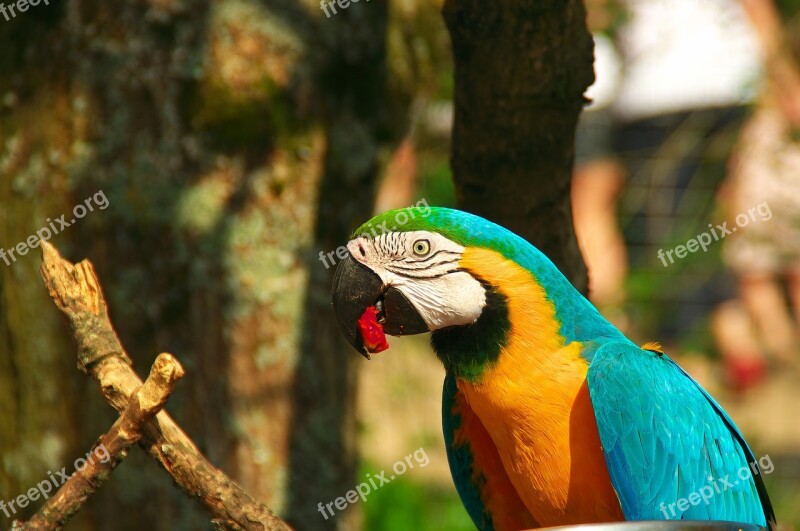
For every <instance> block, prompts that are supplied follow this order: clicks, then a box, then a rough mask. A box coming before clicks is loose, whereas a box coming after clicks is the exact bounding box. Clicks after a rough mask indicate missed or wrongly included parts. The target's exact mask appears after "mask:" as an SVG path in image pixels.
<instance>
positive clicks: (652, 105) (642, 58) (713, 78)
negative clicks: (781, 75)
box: [614, 0, 762, 120]
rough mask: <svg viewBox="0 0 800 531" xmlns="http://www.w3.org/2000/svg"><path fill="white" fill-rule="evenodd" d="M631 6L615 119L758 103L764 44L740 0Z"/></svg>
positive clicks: (643, 0)
mask: <svg viewBox="0 0 800 531" xmlns="http://www.w3.org/2000/svg"><path fill="white" fill-rule="evenodd" d="M627 7H628V9H629V10H630V15H631V19H630V20H629V21H628V23H627V24H626V25H625V27H624V28H622V31H621V35H620V46H621V48H622V52H623V55H624V58H625V65H624V77H623V79H622V86H621V87H620V91H619V96H618V98H617V100H616V102H615V104H614V107H615V112H616V114H617V115H618V116H620V117H621V118H623V119H626V120H636V119H642V118H648V117H651V116H656V115H659V114H666V113H670V112H680V111H684V110H691V109H700V108H705V107H718V106H729V105H738V104H743V103H747V102H749V101H751V100H752V99H753V98H754V96H755V94H756V92H757V89H758V80H759V79H760V78H761V77H762V63H761V57H760V52H759V46H758V41H757V39H756V35H755V32H754V30H753V28H752V27H751V25H750V24H749V22H748V20H747V17H746V15H745V13H744V11H743V10H742V8H741V6H740V5H739V3H738V2H737V1H736V0H627Z"/></svg>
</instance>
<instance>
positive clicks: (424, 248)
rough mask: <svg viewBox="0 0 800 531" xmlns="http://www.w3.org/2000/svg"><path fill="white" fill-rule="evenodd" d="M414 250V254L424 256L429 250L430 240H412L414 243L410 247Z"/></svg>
mask: <svg viewBox="0 0 800 531" xmlns="http://www.w3.org/2000/svg"><path fill="white" fill-rule="evenodd" d="M411 249H412V250H413V251H414V254H415V255H417V256H425V255H426V254H428V253H429V252H430V250H431V242H429V241H428V240H417V241H415V242H414V245H413V246H412V247H411Z"/></svg>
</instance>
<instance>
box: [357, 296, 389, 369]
mask: <svg viewBox="0 0 800 531" xmlns="http://www.w3.org/2000/svg"><path fill="white" fill-rule="evenodd" d="M358 330H359V331H360V332H361V342H362V343H364V348H366V349H367V352H371V353H373V354H374V353H376V352H383V351H384V350H386V349H387V348H389V343H387V342H386V334H384V333H383V325H381V324H380V323H379V322H378V309H377V308H376V307H375V306H368V307H367V309H366V310H364V313H363V314H361V317H360V318H359V319H358ZM367 357H369V356H367Z"/></svg>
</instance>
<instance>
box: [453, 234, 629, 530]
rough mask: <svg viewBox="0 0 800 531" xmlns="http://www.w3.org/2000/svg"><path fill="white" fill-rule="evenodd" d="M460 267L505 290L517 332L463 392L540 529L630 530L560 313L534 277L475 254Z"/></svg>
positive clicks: (487, 254) (462, 385)
mask: <svg viewBox="0 0 800 531" xmlns="http://www.w3.org/2000/svg"><path fill="white" fill-rule="evenodd" d="M462 265H463V266H465V267H467V268H471V269H472V270H473V271H475V270H478V269H477V268H480V269H479V271H480V273H479V274H480V275H481V276H482V277H483V278H484V279H486V280H487V281H489V282H490V283H491V284H493V285H494V286H496V287H499V289H500V291H501V292H502V293H503V294H504V295H505V296H506V298H507V305H508V313H509V321H510V323H511V331H510V334H509V338H508V343H507V345H506V346H505V348H504V349H503V351H502V353H501V355H500V357H499V359H498V360H497V363H496V364H495V365H493V366H492V367H491V368H489V369H488V370H487V371H486V372H485V373H484V374H483V375H482V377H481V379H480V381H479V382H476V383H469V382H466V381H459V382H458V387H459V389H460V390H461V391H462V392H463V393H464V396H465V398H466V400H467V402H468V404H469V406H470V407H471V408H472V410H473V411H474V412H475V414H476V415H477V416H478V417H479V418H480V419H481V422H482V423H483V425H484V426H485V428H486V431H487V432H488V433H489V435H490V436H491V438H492V441H493V442H494V444H495V446H496V447H497V451H498V454H499V455H500V459H501V461H502V463H503V467H504V468H505V470H506V472H507V473H508V476H509V479H510V480H511V483H512V484H513V485H514V487H515V489H516V490H517V493H518V494H519V496H520V498H521V499H522V501H523V503H524V504H525V506H526V507H527V508H528V510H529V511H530V513H531V515H532V516H533V517H534V518H535V519H536V520H537V522H538V523H539V525H542V526H552V525H565V524H575V523H585V522H601V521H614V520H624V517H623V514H622V511H621V509H620V505H619V500H618V498H617V495H616V492H615V491H614V489H613V487H612V486H611V481H610V479H609V476H608V471H607V468H606V463H605V458H604V456H603V452H602V448H601V446H600V439H599V436H598V433H597V424H596V421H595V417H594V411H593V409H592V405H591V401H590V399H589V393H588V388H587V386H586V372H587V365H586V362H585V361H584V360H583V359H582V358H581V357H580V352H581V345H580V344H579V343H570V344H568V345H565V341H564V338H563V337H562V336H561V335H560V333H559V329H560V327H559V323H558V321H557V320H556V315H555V308H554V307H553V305H552V303H551V302H550V301H549V300H548V299H547V298H546V296H545V293H544V290H543V289H542V288H541V286H539V284H538V283H536V282H535V281H533V280H532V276H531V275H530V273H528V272H527V271H525V270H524V269H522V268H521V267H519V266H518V265H516V264H514V263H513V262H510V261H508V260H505V259H503V258H502V257H499V255H497V253H494V252H492V251H485V250H472V249H470V250H469V251H468V252H466V253H465V255H464V259H463V260H462Z"/></svg>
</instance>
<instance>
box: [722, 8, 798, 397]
mask: <svg viewBox="0 0 800 531" xmlns="http://www.w3.org/2000/svg"><path fill="white" fill-rule="evenodd" d="M741 2H742V5H743V7H744V8H745V11H746V12H747V14H748V16H749V18H750V20H751V22H752V24H753V27H754V28H755V30H756V35H757V36H758V40H759V45H760V48H761V51H762V55H763V60H764V65H765V67H766V79H765V82H764V84H763V88H762V90H761V93H760V95H759V97H758V100H757V104H756V107H755V109H754V111H753V113H752V115H751V116H750V117H749V118H748V119H747V121H746V123H745V125H744V127H743V128H742V132H741V136H740V139H739V142H738V144H737V146H736V148H735V151H734V154H733V156H732V157H731V162H730V171H729V175H728V182H727V183H726V185H725V187H724V189H723V193H722V197H721V199H722V200H723V202H724V203H725V204H726V207H727V210H728V216H727V217H728V218H731V217H733V216H736V215H737V214H738V213H740V212H746V211H747V209H748V208H751V207H752V206H753V205H755V204H760V203H765V204H767V205H769V209H770V211H771V214H772V217H771V220H770V221H769V222H768V223H763V224H756V225H753V226H750V227H748V228H747V230H745V231H742V232H741V233H739V234H737V235H736V237H735V238H730V239H729V240H725V246H724V253H723V259H724V261H725V263H726V265H728V266H729V267H730V268H731V269H732V270H733V271H734V272H735V274H736V276H737V282H738V288H739V296H740V297H741V300H742V308H741V309H740V310H739V313H738V314H733V313H731V312H732V311H731V309H730V308H729V307H722V308H721V309H720V310H719V311H718V312H717V315H715V321H716V325H715V327H714V331H715V338H716V341H717V344H718V346H719V348H720V351H721V353H722V356H723V359H724V360H725V369H726V376H727V378H728V381H729V383H731V385H732V386H733V387H735V388H738V389H746V388H748V387H751V386H752V385H755V383H758V381H760V380H761V378H762V377H763V376H764V374H765V369H764V368H765V365H766V358H767V357H768V358H769V359H771V360H773V361H774V362H776V363H778V364H786V363H796V362H797V353H798V339H800V134H799V133H800V68H798V62H797V57H798V55H800V54H798V52H800V46H798V44H800V43H798V42H796V43H793V44H794V47H792V46H791V45H790V42H789V41H787V40H786V39H785V37H784V36H785V35H789V36H794V37H795V38H797V36H798V35H800V32H798V31H797V30H795V31H791V32H788V31H787V32H784V28H783V27H782V23H781V19H780V15H779V11H778V9H776V6H775V4H773V3H772V2H771V1H770V0H741ZM795 14H796V13H795ZM795 24H796V22H795ZM792 48H794V50H793V49H792ZM783 282H785V283H786V285H787V287H788V290H787V291H788V295H789V301H790V303H791V306H792V307H793V310H794V312H793V313H794V316H792V315H791V313H790V311H789V304H788V303H787V299H786V293H785V291H784V289H783V286H782V283H783ZM742 309H743V310H744V312H742ZM746 319H749V320H750V324H749V325H748V326H744V325H743V323H744V321H745V320H746ZM734 329H738V330H737V331H736V332H735V333H736V334H737V335H739V336H741V335H744V336H746V337H742V338H741V339H740V340H739V341H733V342H732V341H729V340H728V336H729V334H731V333H733V330H734ZM765 354H766V356H765Z"/></svg>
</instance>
